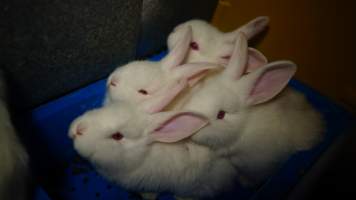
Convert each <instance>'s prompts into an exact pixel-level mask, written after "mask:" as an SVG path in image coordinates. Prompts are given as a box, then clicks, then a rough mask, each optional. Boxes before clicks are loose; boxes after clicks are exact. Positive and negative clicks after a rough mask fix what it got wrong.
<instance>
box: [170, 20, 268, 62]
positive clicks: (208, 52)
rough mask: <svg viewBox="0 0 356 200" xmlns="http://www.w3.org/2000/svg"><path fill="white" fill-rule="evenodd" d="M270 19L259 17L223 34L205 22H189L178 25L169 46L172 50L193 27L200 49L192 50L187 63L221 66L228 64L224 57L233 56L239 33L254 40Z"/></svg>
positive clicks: (195, 39) (193, 37)
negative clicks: (235, 41) (217, 64)
mask: <svg viewBox="0 0 356 200" xmlns="http://www.w3.org/2000/svg"><path fill="white" fill-rule="evenodd" d="M268 22H269V18H268V17H257V18H255V19H253V20H251V21H250V22H248V23H246V24H244V25H243V26H241V27H240V28H238V29H236V30H234V31H232V32H229V33H223V32H221V31H220V30H218V29H217V28H216V27H214V26H212V25H211V24H209V23H208V22H206V21H203V20H197V19H194V20H189V21H187V22H184V23H182V24H180V25H178V26H177V27H176V28H175V29H174V30H173V31H172V33H171V34H170V35H169V36H168V39H167V45H168V49H169V50H171V49H172V48H173V47H174V46H175V45H176V43H177V41H179V38H181V37H182V34H184V31H185V29H186V27H187V26H190V27H192V31H193V36H192V41H194V42H196V43H197V44H198V47H199V49H198V50H193V49H191V50H190V51H189V52H188V56H187V58H186V62H212V63H219V64H226V63H227V62H228V59H224V58H222V57H224V56H228V55H231V52H232V49H233V46H234V40H235V38H236V35H237V34H238V33H241V32H243V33H245V34H246V35H247V37H248V38H252V37H253V36H255V35H257V34H258V33H260V32H261V31H263V30H264V29H265V28H266V26H267V25H268Z"/></svg>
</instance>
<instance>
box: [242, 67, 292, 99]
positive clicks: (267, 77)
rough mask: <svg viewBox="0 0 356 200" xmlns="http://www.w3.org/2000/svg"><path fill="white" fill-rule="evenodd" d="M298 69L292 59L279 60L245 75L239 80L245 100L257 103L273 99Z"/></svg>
mask: <svg viewBox="0 0 356 200" xmlns="http://www.w3.org/2000/svg"><path fill="white" fill-rule="evenodd" d="M296 70H297V66H296V65H295V64H294V63H292V62H290V61H277V62H273V63H269V64H268V65H265V66H264V67H261V68H259V69H257V70H256V71H254V72H252V73H250V74H248V75H246V76H244V77H243V79H241V81H240V82H239V83H240V86H239V89H241V91H240V90H239V91H240V94H241V95H242V100H243V102H244V103H245V104H247V105H256V104H260V103H263V102H266V101H268V100H270V99H272V98H273V97H275V96H276V95H277V94H279V93H280V92H281V91H282V90H283V88H285V87H286V86H287V83H288V81H289V80H290V79H291V78H292V76H293V75H294V74H295V72H296Z"/></svg>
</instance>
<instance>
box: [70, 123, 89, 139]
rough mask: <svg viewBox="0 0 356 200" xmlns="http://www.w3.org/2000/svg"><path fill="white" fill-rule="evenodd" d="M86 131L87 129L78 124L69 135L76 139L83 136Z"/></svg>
mask: <svg viewBox="0 0 356 200" xmlns="http://www.w3.org/2000/svg"><path fill="white" fill-rule="evenodd" d="M84 131H85V127H84V126H83V125H82V124H78V125H77V127H76V128H75V129H74V130H73V132H71V134H70V135H69V136H70V137H71V138H72V139H75V138H76V137H78V136H82V135H83V133H84Z"/></svg>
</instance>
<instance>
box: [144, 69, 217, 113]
mask: <svg viewBox="0 0 356 200" xmlns="http://www.w3.org/2000/svg"><path fill="white" fill-rule="evenodd" d="M221 68H222V66H220V65H218V64H212V63H189V64H185V65H181V66H180V67H179V68H176V69H174V70H173V71H172V73H173V74H172V75H173V77H172V79H170V82H169V83H168V84H166V85H165V86H164V87H163V88H158V90H157V91H155V92H154V93H152V96H151V97H150V98H149V99H147V100H145V101H144V102H143V103H142V105H141V106H142V109H143V110H144V111H145V112H147V113H151V114H152V113H156V112H159V111H162V110H163V109H164V108H165V107H166V106H168V105H169V104H170V103H171V102H172V101H173V100H174V98H175V97H176V96H177V95H178V94H180V93H181V92H182V91H183V90H184V89H185V88H187V87H188V86H190V87H192V86H193V85H195V84H196V83H197V82H198V81H199V80H200V79H202V78H204V77H205V76H206V75H207V73H208V72H210V71H212V70H217V69H221ZM157 83H158V82H153V83H152V86H149V88H150V87H152V88H157ZM160 84H162V83H160ZM160 84H158V85H160ZM153 90H154V89H153Z"/></svg>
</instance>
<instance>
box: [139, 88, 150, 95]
mask: <svg viewBox="0 0 356 200" xmlns="http://www.w3.org/2000/svg"><path fill="white" fill-rule="evenodd" d="M138 93H140V94H143V95H147V94H148V92H147V90H143V89H141V90H139V91H138Z"/></svg>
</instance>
